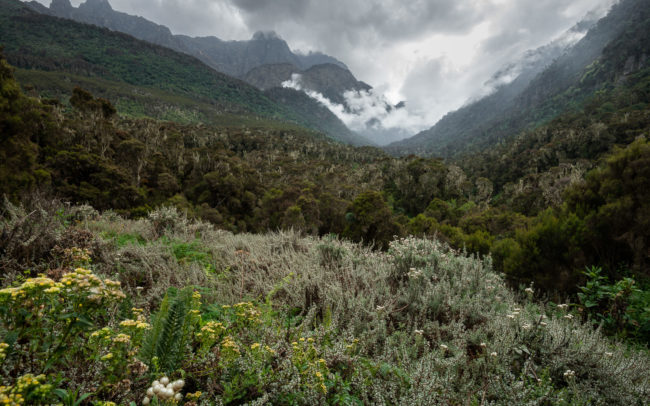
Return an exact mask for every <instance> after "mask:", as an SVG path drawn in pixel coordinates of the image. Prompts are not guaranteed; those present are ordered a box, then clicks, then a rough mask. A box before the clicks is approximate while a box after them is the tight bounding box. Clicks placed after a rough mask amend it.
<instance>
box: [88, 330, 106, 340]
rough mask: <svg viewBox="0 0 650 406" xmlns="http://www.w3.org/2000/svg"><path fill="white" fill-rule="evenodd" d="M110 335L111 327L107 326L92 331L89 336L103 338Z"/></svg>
mask: <svg viewBox="0 0 650 406" xmlns="http://www.w3.org/2000/svg"><path fill="white" fill-rule="evenodd" d="M110 335H111V329H110V328H108V327H104V328H102V329H101V330H97V331H93V332H92V334H91V335H90V338H99V339H101V338H104V337H108V336H110Z"/></svg>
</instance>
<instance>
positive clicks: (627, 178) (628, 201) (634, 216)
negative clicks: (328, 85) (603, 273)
mask: <svg viewBox="0 0 650 406" xmlns="http://www.w3.org/2000/svg"><path fill="white" fill-rule="evenodd" d="M567 203H568V208H569V209H570V210H571V211H574V212H575V213H576V214H577V216H578V217H579V218H581V219H582V221H584V222H585V226H586V232H585V235H586V244H585V251H586V252H587V254H588V256H589V257H590V258H593V260H594V263H597V264H601V265H603V266H605V267H606V269H607V270H608V271H613V270H615V269H616V268H617V267H618V266H620V264H621V263H624V264H626V265H628V266H629V267H631V269H632V270H634V271H640V272H642V273H643V274H644V275H646V276H648V275H650V270H649V268H648V267H649V266H650V262H649V260H650V256H649V255H650V253H648V251H647V247H648V246H649V244H650V144H648V141H647V140H645V139H644V138H640V139H638V140H637V141H635V142H633V143H632V144H631V145H630V146H628V147H627V148H625V149H619V150H617V151H616V152H615V153H614V154H613V155H611V156H610V157H609V158H608V159H607V162H606V164H605V166H603V167H602V168H599V169H597V170H595V171H593V172H592V173H590V174H589V176H587V180H586V182H585V183H583V184H580V185H578V186H576V187H575V188H573V189H571V190H569V192H568V193H567ZM644 247H645V248H644Z"/></svg>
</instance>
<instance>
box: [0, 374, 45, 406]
mask: <svg viewBox="0 0 650 406" xmlns="http://www.w3.org/2000/svg"><path fill="white" fill-rule="evenodd" d="M44 381H45V375H38V376H34V375H32V374H27V375H23V376H21V377H20V378H18V380H17V381H16V383H15V384H14V385H13V386H0V405H9V406H19V405H25V404H27V403H26V400H25V398H26V397H27V395H29V396H30V398H34V399H40V398H42V397H43V396H45V395H47V394H48V393H49V392H51V391H52V385H49V384H43V382H44Z"/></svg>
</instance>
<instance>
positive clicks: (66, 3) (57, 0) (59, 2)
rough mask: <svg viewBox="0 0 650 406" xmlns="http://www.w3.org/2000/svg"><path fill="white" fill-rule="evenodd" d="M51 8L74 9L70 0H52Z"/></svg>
mask: <svg viewBox="0 0 650 406" xmlns="http://www.w3.org/2000/svg"><path fill="white" fill-rule="evenodd" d="M50 9H51V10H55V11H68V10H72V4H70V0H52V3H50Z"/></svg>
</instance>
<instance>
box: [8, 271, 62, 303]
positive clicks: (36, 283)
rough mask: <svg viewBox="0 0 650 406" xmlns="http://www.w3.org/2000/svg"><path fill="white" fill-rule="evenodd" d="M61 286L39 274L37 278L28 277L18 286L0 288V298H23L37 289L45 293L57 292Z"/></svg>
mask: <svg viewBox="0 0 650 406" xmlns="http://www.w3.org/2000/svg"><path fill="white" fill-rule="evenodd" d="M62 286H63V285H62V284H60V283H57V282H55V281H53V280H52V279H50V278H45V277H42V276H39V277H38V278H29V279H27V280H26V281H25V282H23V284H22V285H20V286H18V287H15V288H5V289H0V300H3V299H9V298H11V299H17V298H25V297H27V296H29V295H33V294H34V293H35V292H37V291H43V292H46V293H53V292H58V291H59V290H60V288H61V287H62Z"/></svg>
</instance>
